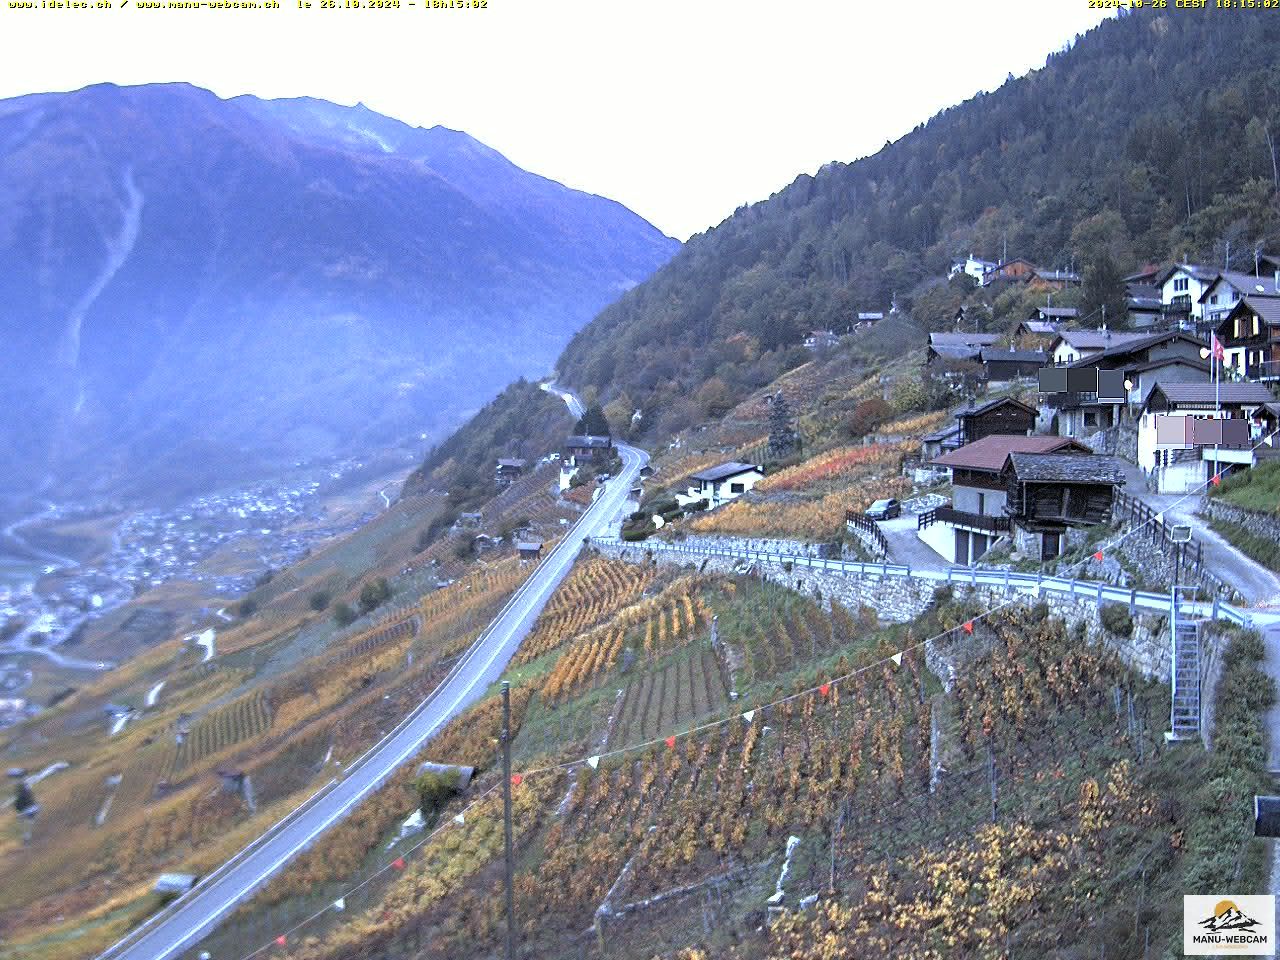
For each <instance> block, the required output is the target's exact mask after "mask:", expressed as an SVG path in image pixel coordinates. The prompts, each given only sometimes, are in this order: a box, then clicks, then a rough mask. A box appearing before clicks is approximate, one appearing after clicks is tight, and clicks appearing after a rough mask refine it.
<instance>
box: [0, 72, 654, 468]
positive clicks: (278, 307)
mask: <svg viewBox="0 0 1280 960" xmlns="http://www.w3.org/2000/svg"><path fill="white" fill-rule="evenodd" d="M353 130H357V131H358V130H371V131H372V132H373V133H374V134H375V135H376V137H377V138H380V139H381V141H382V142H383V146H378V144H377V142H376V141H375V140H370V139H369V138H368V137H364V136H363V135H362V134H359V133H355V132H352V131H353ZM393 135H394V137H395V138H398V139H395V140H394V141H390V140H388V138H389V137H392V136H393ZM362 137H363V139H362ZM0 144H3V145H4V148H5V149H4V156H3V158H2V159H0V200H3V201H4V203H3V210H0V252H3V253H4V255H5V256H6V259H7V262H9V263H10V264H13V265H14V270H13V271H11V273H10V275H9V276H8V277H6V278H5V279H3V280H0V337H3V338H4V340H5V342H6V343H8V344H9V345H10V346H11V348H12V350H11V353H10V356H11V363H12V367H11V370H10V371H6V376H5V378H4V380H5V383H4V384H3V385H0V394H3V395H2V396H0V400H4V401H6V402H8V403H12V404H14V405H15V406H16V407H18V408H20V409H24V410H27V411H29V413H30V417H29V423H28V424H24V425H21V426H19V425H15V424H9V425H7V426H6V427H4V428H0V431H2V433H0V443H2V444H4V445H5V446H6V447H9V448H12V450H13V456H12V457H6V458H5V460H6V462H7V463H8V464H9V465H10V466H9V469H8V470H6V471H5V472H6V474H7V476H6V478H5V479H6V480H7V481H8V482H9V483H11V484H12V485H14V486H15V487H26V488H33V487H37V486H39V485H40V483H41V479H42V478H43V477H45V476H48V475H56V476H58V477H59V478H65V479H66V480H67V481H68V482H67V483H66V484H65V486H67V487H69V488H74V489H77V490H81V491H83V490H89V491H98V490H104V489H112V488H117V487H121V486H123V487H124V488H126V489H130V490H136V491H141V490H143V489H145V487H146V486H147V485H149V484H151V485H161V484H158V483H157V481H162V484H163V485H165V486H168V487H172V488H181V489H182V490H184V491H186V492H190V491H191V490H193V489H198V488H201V487H204V486H208V485H209V484H216V483H218V482H223V481H226V480H237V479H240V475H241V474H243V473H245V472H246V471H247V472H249V473H251V474H252V473H255V472H261V471H269V470H271V469H273V465H277V464H279V463H280V462H282V461H286V460H292V459H293V458H298V457H301V458H307V457H313V456H321V457H323V456H329V455H335V454H337V453H340V452H342V453H350V452H360V451H361V450H362V449H368V448H370V447H372V446H375V445H385V444H387V443H396V442H400V441H402V440H403V439H405V438H407V437H409V436H416V435H418V434H427V435H428V437H434V438H440V437H442V436H443V435H444V434H445V433H447V431H448V430H450V429H452V428H453V427H454V426H456V425H457V424H458V423H459V422H461V420H462V419H463V417H464V416H465V415H466V414H467V413H468V412H469V411H471V410H473V409H476V408H478V407H479V406H480V405H481V404H482V403H483V402H484V401H485V400H487V399H489V397H490V396H492V395H493V394H495V393H496V392H497V391H498V390H499V389H500V388H501V387H502V386H503V385H505V384H506V383H507V382H509V381H510V380H511V379H513V378H515V377H518V376H521V375H533V374H538V373H541V372H543V371H545V370H546V369H547V368H549V366H550V364H551V361H552V360H553V359H554V357H555V354H556V352H557V350H558V349H559V347H560V346H561V345H562V344H563V343H564V342H565V341H566V340H567V338H568V336H569V335H570V334H571V333H572V331H573V330H574V329H576V328H577V326H579V325H581V324H582V323H584V322H586V321H587V320H588V319H589V318H590V316H591V315H593V314H594V313H595V312H596V311H597V310H598V309H599V308H600V307H602V306H603V305H604V304H606V303H608V302H609V301H611V300H612V299H614V298H615V297H616V296H617V295H618V293H620V292H621V291H624V290H626V289H628V288H630V287H631V286H633V285H634V284H635V283H637V282H639V281H640V280H641V279H643V278H644V277H645V276H647V275H648V273H649V272H651V271H652V269H654V268H655V267H656V266H657V265H658V264H660V263H661V262H663V261H665V259H666V258H667V257H668V256H669V254H670V253H671V251H672V250H674V249H675V248H676V247H677V246H678V244H677V242H676V241H674V240H672V239H671V238H669V237H666V236H664V235H663V234H662V233H661V232H660V231H659V230H657V229H656V228H654V227H653V226H652V225H650V224H648V223H647V222H646V221H644V220H643V219H642V218H640V217H638V216H637V215H635V214H634V213H632V212H631V211H629V210H627V209H626V208H625V207H623V206H622V205H621V204H617V203H616V202H614V201H611V200H605V199H601V198H597V197H594V196H592V195H589V194H584V193H582V192H580V191H574V190H572V189H570V188H568V187H566V186H564V185H562V184H559V183H557V182H556V181H554V180H551V179H549V178H545V177H541V176H539V175H537V174H530V173H528V172H526V171H523V170H521V169H520V168H519V167H517V166H515V165H514V164H512V163H511V162H510V161H509V160H507V159H506V158H505V157H503V156H502V155H501V154H500V153H499V152H498V151H496V150H493V149H492V148H490V147H487V146H485V145H484V144H481V143H480V142H479V141H477V140H475V139H474V138H472V137H470V136H469V135H468V134H465V133H463V132H460V131H450V130H447V129H446V128H440V127H437V128H431V129H424V128H418V127H410V126H409V125H407V124H403V123H401V122H400V121H396V120H392V119H391V118H381V119H379V115H377V114H374V113H373V112H372V111H369V110H367V108H365V109H362V110H360V111H355V110H354V108H346V107H339V106H337V105H326V104H325V103H324V102H323V101H318V100H314V99H310V100H305V101H264V100H258V99H256V98H252V97H237V98H234V99H233V100H223V99H221V98H219V97H217V96H216V95H214V94H212V93H211V92H209V91H207V90H203V89H202V88H199V87H194V86H192V85H190V84H162V85H147V86H140V87H121V86H116V85H113V84H98V85H94V86H90V87H86V88H83V89H81V90H79V91H74V92H72V93H69V94H30V95H27V96H24V97H19V98H13V99H11V100H6V101H0ZM385 146H390V147H391V148H392V149H391V150H390V151H388V150H386V149H384V148H383V147H385Z"/></svg>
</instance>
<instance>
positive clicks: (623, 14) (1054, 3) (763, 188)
mask: <svg viewBox="0 0 1280 960" xmlns="http://www.w3.org/2000/svg"><path fill="white" fill-rule="evenodd" d="M36 2H37V4H38V3H40V2H48V3H52V2H53V0H36ZM92 2H94V0H90V3H91V4H92ZM103 2H107V0H103ZM110 2H113V3H114V7H113V8H112V9H110V10H105V9H36V10H14V9H11V8H9V4H8V0H4V6H3V7H0V97H9V96H15V95H18V94H23V93H35V92H42V91H52V90H74V89H76V88H79V87H82V86H85V85H87V84H91V83H99V82H104V81H109V82H112V83H118V84H135V83H151V82H161V81H178V80H181V81H186V82H189V83H194V84H196V85H198V86H202V87H207V88H209V89H211V90H213V91H214V92H215V93H217V94H218V95H220V96H224V97H230V96H236V95H239V94H243V93H250V94H255V95H257V96H260V97H268V98H269V97H292V96H313V97H321V98H324V99H327V100H332V101H334V102H336V103H342V104H354V103H356V102H363V103H364V104H365V105H366V106H368V107H370V108H371V109H373V110H377V111H379V112H380V113H385V114H387V115H389V116H393V117H396V118H398V119H400V120H403V121H406V122H408V123H412V124H415V125H421V126H432V125H435V124H443V125H445V126H447V127H453V128H455V129H460V130H465V131H466V132H468V133H469V134H471V135H472V136H474V137H476V138H477V139H479V140H481V141H483V142H484V143H486V144H488V145H489V146H491V147H494V148H495V149H497V150H499V151H501V152H502V153H503V154H505V155H506V156H507V157H508V158H509V159H511V160H512V161H513V162H514V163H516V164H518V165H519V166H521V167H524V168H525V169H528V170H532V171H534V172H535V173H540V174H543V175H544V176H548V177H551V178H553V179H555V180H559V181H560V182H562V183H565V184H567V185H569V186H571V187H575V188H578V189H581V190H587V191H590V192H592V193H598V194H601V195H602V196H607V197H611V198H613V199H615V200H617V201H619V202H621V203H623V204H625V205H626V206H628V207H630V208H631V209H632V210H634V211H635V212H637V213H639V214H640V215H641V216H643V217H645V218H646V219H648V220H649V221H651V222H652V223H654V224H655V225H656V226H658V227H659V228H660V229H661V230H663V231H664V232H665V233H667V234H670V235H671V236H674V237H677V238H679V239H681V240H685V239H687V238H688V237H689V236H690V235H691V234H694V233H698V232H701V231H703V230H706V229H708V228H709V227H712V226H714V225H715V224H717V223H719V222H720V221H721V220H723V219H724V218H726V217H727V216H729V215H730V214H731V213H732V212H733V211H734V210H735V209H736V208H737V207H739V206H741V205H742V204H744V203H750V202H753V201H756V200H762V199H764V198H766V197H768V196H769V195H770V194H771V193H773V192H774V191H776V190H778V189H781V188H782V187H784V186H785V185H786V184H788V183H790V182H791V181H792V180H794V179H795V178H796V177H797V176H798V175H800V174H801V173H814V172H816V171H817V170H818V168H819V167H821V166H822V165H823V164H825V163H827V162H829V161H832V160H842V161H852V160H856V159H857V158H859V157H862V156H867V155H869V154H871V153H874V152H876V151H877V150H878V149H880V147H882V146H883V145H884V144H885V143H886V142H887V141H891V140H894V139H897V138H898V137H900V136H902V135H903V134H905V133H907V132H909V131H910V130H911V129H912V128H913V127H915V126H916V125H917V124H919V123H921V122H923V121H925V120H927V119H928V118H929V117H930V116H931V115H933V114H934V113H936V112H937V111H938V110H940V109H942V108H944V107H947V106H950V105H952V104H955V103H959V102H961V101H963V100H965V99H968V98H969V97H971V96H973V95H974V94H975V93H977V92H978V91H980V90H993V89H995V88H996V87H998V86H999V85H1000V84H1001V83H1002V82H1004V80H1005V78H1006V76H1008V75H1009V74H1010V73H1012V74H1014V75H1015V76H1016V75H1021V74H1023V73H1025V72H1026V71H1027V70H1029V69H1033V68H1035V67H1038V66H1041V65H1042V64H1043V63H1044V59H1045V57H1046V56H1047V55H1048V54H1049V53H1051V52H1053V51H1055V50H1058V49H1061V48H1062V47H1063V46H1064V45H1066V44H1068V43H1070V42H1071V40H1072V38H1073V37H1075V36H1076V34H1078V33H1082V32H1084V31H1086V30H1088V29H1089V28H1090V27H1092V26H1094V25H1096V24H1097V23H1098V22H1099V21H1100V20H1101V19H1102V14H1101V12H1100V11H1096V10H1089V9H1088V5H1087V4H1086V3H1085V2H1084V0H1037V2H1036V4H1035V6H1034V12H1032V10H1031V8H1027V9H1026V10H1021V8H1020V12H1019V13H1018V14H1017V15H1013V16H1005V15H1003V14H1000V15H993V14H992V12H991V11H990V10H989V9H987V8H984V7H982V6H973V5H969V4H961V3H955V2H943V0H918V2H916V3H913V4H905V3H889V4H873V3H870V2H867V0H852V2H850V0H840V2H831V0H811V2H809V3H800V4H797V3H790V2H783V0H773V2H770V0H738V2H729V0H682V2H673V0H644V2H625V0H488V5H487V7H486V8H484V9H452V10H448V9H445V10H440V9H432V10H428V9H425V8H424V6H423V0H419V2H418V5H417V6H416V7H415V8H413V9H410V8H408V7H407V5H406V4H407V0H402V3H401V7H400V9H344V8H343V6H342V5H343V4H344V3H346V2H350V0H336V4H337V6H336V8H334V9H322V8H321V7H320V0H312V7H311V9H299V7H298V4H299V0H281V8H280V9H278V10H261V9H260V10H234V9H228V10H222V9H219V10H207V9H201V10H173V9H156V10H152V9H141V8H138V7H137V6H136V3H129V4H128V5H127V6H123V7H122V6H121V5H120V0H110ZM165 2H167V0H165ZM473 2H475V0H473Z"/></svg>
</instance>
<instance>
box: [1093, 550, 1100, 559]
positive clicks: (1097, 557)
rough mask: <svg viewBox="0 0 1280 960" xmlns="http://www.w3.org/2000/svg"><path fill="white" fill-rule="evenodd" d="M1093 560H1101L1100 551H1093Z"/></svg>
mask: <svg viewBox="0 0 1280 960" xmlns="http://www.w3.org/2000/svg"><path fill="white" fill-rule="evenodd" d="M1093 559H1095V560H1101V559H1102V551H1101V550H1095V551H1094V554H1093Z"/></svg>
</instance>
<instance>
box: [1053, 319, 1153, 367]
mask: <svg viewBox="0 0 1280 960" xmlns="http://www.w3.org/2000/svg"><path fill="white" fill-rule="evenodd" d="M1147 336H1149V334H1146V333H1121V332H1119V331H1116V330H1108V329H1106V328H1105V327H1104V328H1102V329H1100V330H1062V331H1059V333H1058V335H1057V336H1056V337H1054V338H1053V343H1051V344H1050V345H1049V354H1050V357H1051V360H1052V362H1053V365H1054V366H1056V367H1065V366H1067V364H1070V363H1075V362H1076V361H1077V360H1083V359H1084V358H1085V357H1091V356H1093V355H1094V354H1095V353H1101V352H1102V351H1103V350H1110V349H1112V348H1113V347H1119V346H1121V345H1123V344H1126V343H1133V342H1134V341H1136V340H1142V339H1144V338H1145V337H1147Z"/></svg>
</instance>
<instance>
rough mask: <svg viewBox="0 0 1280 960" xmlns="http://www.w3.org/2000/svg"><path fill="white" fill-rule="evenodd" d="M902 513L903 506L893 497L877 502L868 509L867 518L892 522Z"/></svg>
mask: <svg viewBox="0 0 1280 960" xmlns="http://www.w3.org/2000/svg"><path fill="white" fill-rule="evenodd" d="M901 513H902V504H900V503H899V502H898V501H897V500H894V499H893V498H892V497H891V498H889V499H888V500H877V501H876V502H875V503H873V504H872V505H871V506H869V507H867V516H868V517H870V518H871V519H872V520H892V519H893V518H894V517H896V516H898V515H899V514H901Z"/></svg>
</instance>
